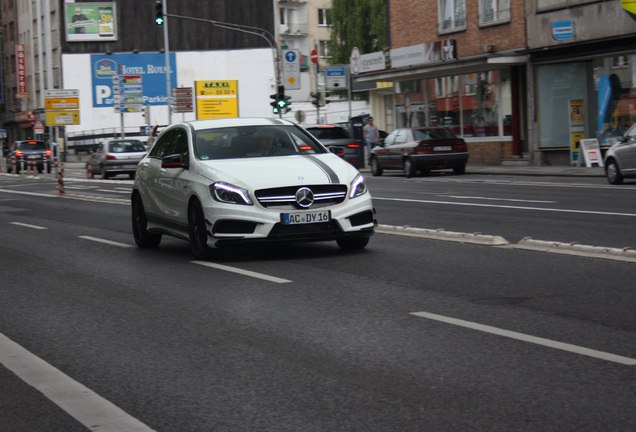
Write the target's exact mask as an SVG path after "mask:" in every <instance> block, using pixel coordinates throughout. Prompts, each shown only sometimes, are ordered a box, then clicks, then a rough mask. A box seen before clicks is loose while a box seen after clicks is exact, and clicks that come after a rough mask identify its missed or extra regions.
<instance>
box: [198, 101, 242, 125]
mask: <svg viewBox="0 0 636 432" xmlns="http://www.w3.org/2000/svg"><path fill="white" fill-rule="evenodd" d="M231 117H238V99H237V98H232V99H228V98H214V99H201V98H197V119H198V120H204V119H214V118H231Z"/></svg>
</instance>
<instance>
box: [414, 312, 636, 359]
mask: <svg viewBox="0 0 636 432" xmlns="http://www.w3.org/2000/svg"><path fill="white" fill-rule="evenodd" d="M411 315H415V316H418V317H421V318H426V319H430V320H434V321H439V322H444V323H446V324H452V325H456V326H459V327H464V328H469V329H472V330H477V331H481V332H485V333H490V334H494V335H497V336H503V337H507V338H510V339H516V340H519V341H522V342H528V343H533V344H536V345H542V346H545V347H548V348H554V349H558V350H562V351H568V352H571V353H575V354H580V355H584V356H588V357H594V358H597V359H601V360H606V361H610V362H614V363H620V364H623V365H626V366H636V359H634V358H630V357H624V356H620V355H616V354H612V353H608V352H604V351H598V350H595V349H590V348H585V347H582V346H579V345H572V344H569V343H564V342H558V341H554V340H551V339H545V338H541V337H536V336H531V335H527V334H524V333H518V332H514V331H510V330H504V329H501V328H498V327H492V326H488V325H483V324H479V323H476V322H471V321H464V320H461V319H457V318H451V317H447V316H444V315H437V314H432V313H428V312H412V313H411Z"/></svg>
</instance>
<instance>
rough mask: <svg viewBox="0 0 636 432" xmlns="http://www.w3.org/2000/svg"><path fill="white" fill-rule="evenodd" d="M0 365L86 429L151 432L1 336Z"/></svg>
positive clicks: (109, 431)
mask: <svg viewBox="0 0 636 432" xmlns="http://www.w3.org/2000/svg"><path fill="white" fill-rule="evenodd" d="M0 363H1V364H2V365H3V366H4V367H6V368H7V369H8V370H10V371H11V372H13V373H14V374H15V375H16V376H18V377H19V378H20V379H21V380H22V381H24V382H26V383H27V384H29V385H30V386H32V387H34V388H35V389H37V390H39V391H40V392H41V393H43V394H44V396H46V397H47V398H48V399H49V400H50V401H52V402H53V403H55V404H56V405H57V406H59V407H60V408H61V409H63V410H64V411H66V412H67V413H68V414H69V415H70V416H71V417H73V418H74V419H75V420H77V421H78V422H80V423H81V424H83V425H84V426H86V428H87V430H96V431H100V432H121V431H128V432H152V431H153V430H154V429H151V428H150V427H149V426H147V425H146V424H144V423H142V422H141V421H139V420H137V419H136V418H134V417H132V416H131V415H130V414H128V413H126V412H125V411H123V410H122V409H121V408H119V407H118V406H116V405H114V404H113V403H112V402H110V401H108V400H106V399H104V398H103V397H101V396H100V395H98V394H97V393H95V392H94V391H92V390H91V389H89V388H88V387H86V386H84V385H83V384H81V383H79V382H77V381H75V380H74V379H73V378H71V377H69V376H68V375H66V374H64V373H63V372H62V371H60V370H59V369H56V368H54V367H53V366H51V365H50V364H49V363H47V362H46V361H44V360H43V359H41V358H40V357H38V356H36V355H35V354H33V353H31V352H29V351H27V350H26V349H24V348H23V347H22V346H20V345H19V344H17V343H15V342H14V341H12V340H11V339H9V338H7V337H6V336H5V335H3V334H2V333H0Z"/></svg>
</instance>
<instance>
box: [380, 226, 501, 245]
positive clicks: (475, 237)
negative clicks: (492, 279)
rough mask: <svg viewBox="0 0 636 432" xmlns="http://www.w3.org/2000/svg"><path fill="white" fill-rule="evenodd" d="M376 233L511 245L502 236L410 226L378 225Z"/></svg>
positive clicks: (481, 243)
mask: <svg viewBox="0 0 636 432" xmlns="http://www.w3.org/2000/svg"><path fill="white" fill-rule="evenodd" d="M375 231H376V232H379V233H382V234H395V235H402V236H407V237H421V238H429V239H435V240H446V241H456V242H460V243H471V244H480V245H486V246H503V245H507V244H509V242H508V240H506V239H504V238H503V237H500V236H491V235H484V234H481V233H474V234H470V233H461V232H454V231H446V230H444V229H436V230H430V229H426V228H413V227H410V226H392V225H378V226H376V227H375Z"/></svg>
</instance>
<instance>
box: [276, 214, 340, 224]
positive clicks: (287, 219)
mask: <svg viewBox="0 0 636 432" xmlns="http://www.w3.org/2000/svg"><path fill="white" fill-rule="evenodd" d="M282 219H283V225H300V224H310V223H320V222H329V221H330V220H331V213H330V212H329V210H324V211H308V212H303V213H283V215H282Z"/></svg>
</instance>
